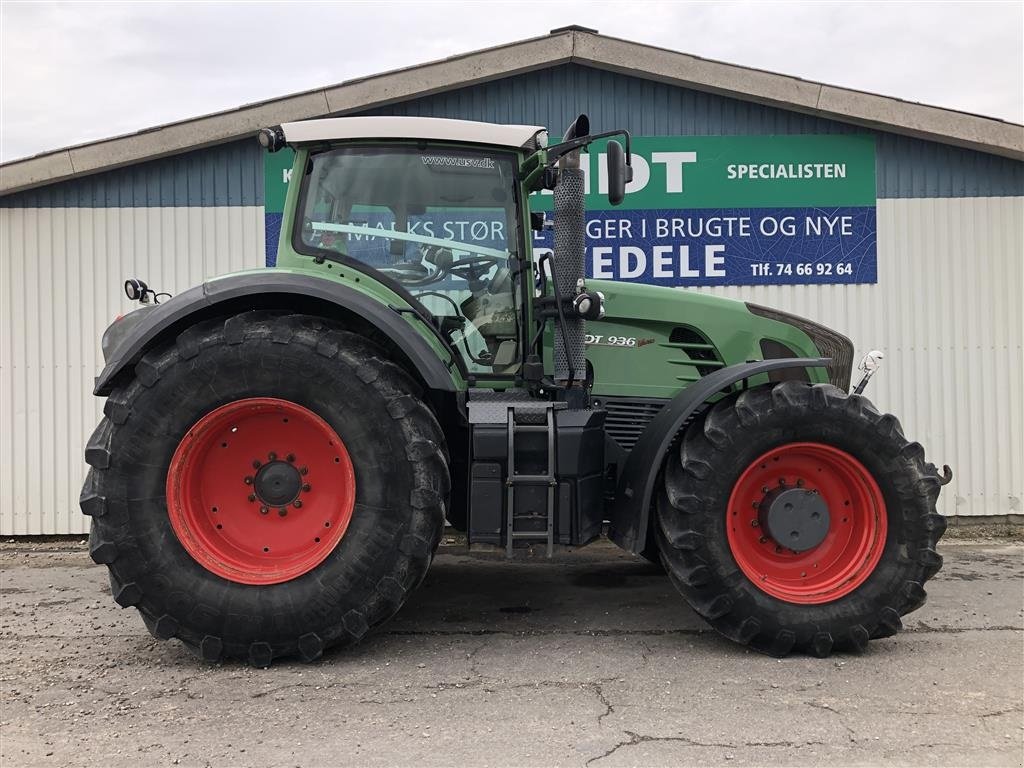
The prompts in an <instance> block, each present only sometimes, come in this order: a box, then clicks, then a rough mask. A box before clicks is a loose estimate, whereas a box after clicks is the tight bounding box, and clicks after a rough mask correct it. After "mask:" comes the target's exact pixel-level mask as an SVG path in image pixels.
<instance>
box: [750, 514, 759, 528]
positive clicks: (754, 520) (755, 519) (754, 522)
mask: <svg viewBox="0 0 1024 768" xmlns="http://www.w3.org/2000/svg"><path fill="white" fill-rule="evenodd" d="M759 525H760V523H759V522H757V518H756V517H755V518H754V519H753V520H751V521H750V527H751V528H757V526H759Z"/></svg>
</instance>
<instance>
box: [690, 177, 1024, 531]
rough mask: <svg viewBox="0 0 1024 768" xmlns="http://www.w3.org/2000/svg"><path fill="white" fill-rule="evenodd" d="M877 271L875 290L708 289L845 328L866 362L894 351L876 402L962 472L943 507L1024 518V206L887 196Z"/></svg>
mask: <svg viewBox="0 0 1024 768" xmlns="http://www.w3.org/2000/svg"><path fill="white" fill-rule="evenodd" d="M878 269H879V275H878V283H877V284H875V285H851V286H842V285H827V286H824V285H823V286H800V285H788V286H759V287H751V286H746V287H743V286H737V287H727V288H709V289H706V290H707V291H708V292H710V293H714V294H716V295H720V296H728V297H730V298H737V299H743V300H746V301H752V302H755V303H757V304H764V305H767V306H775V307H779V308H780V309H785V310H786V311H788V312H793V313H796V314H799V315H803V316H806V317H809V318H812V319H814V320H817V321H819V322H822V323H824V324H825V325H828V326H831V327H833V328H836V329H837V330H840V331H842V332H843V333H845V334H847V335H848V336H849V337H850V338H851V339H852V340H853V343H854V344H855V346H856V350H857V357H856V359H857V360H859V359H860V357H861V356H862V355H863V354H864V353H866V352H868V351H870V350H871V349H881V350H882V351H884V352H885V354H886V359H885V362H884V364H883V366H882V370H881V371H880V372H879V373H878V374H877V375H876V376H875V378H873V379H872V380H871V384H870V385H869V387H868V391H867V395H868V397H869V398H870V399H871V400H872V401H874V402H875V404H876V405H877V406H878V407H879V408H880V409H883V410H885V411H889V412H891V413H894V414H896V415H897V416H898V417H899V419H900V421H901V422H902V424H903V428H904V432H905V433H906V434H907V436H908V437H909V438H910V439H912V440H917V441H919V442H920V443H922V444H923V445H924V447H925V449H926V451H927V455H928V459H929V460H930V461H932V462H934V463H935V464H937V465H939V466H941V465H942V464H949V465H950V467H952V469H953V472H954V480H953V483H952V484H951V485H950V486H949V487H948V488H947V489H946V492H944V493H943V494H942V496H941V498H940V510H939V511H940V512H942V513H943V514H945V515H964V516H970V515H1007V514H1018V515H1019V514H1022V512H1024V510H1022V499H1024V406H1022V404H1024V340H1022V336H1024V309H1022V304H1021V289H1022V286H1024V199H1022V198H1019V197H1018V198H1009V197H1000V198H960V199H957V198H933V199H920V200H880V201H879V202H878ZM858 379H859V375H857V374H856V373H855V375H854V382H856V381H857V380H858Z"/></svg>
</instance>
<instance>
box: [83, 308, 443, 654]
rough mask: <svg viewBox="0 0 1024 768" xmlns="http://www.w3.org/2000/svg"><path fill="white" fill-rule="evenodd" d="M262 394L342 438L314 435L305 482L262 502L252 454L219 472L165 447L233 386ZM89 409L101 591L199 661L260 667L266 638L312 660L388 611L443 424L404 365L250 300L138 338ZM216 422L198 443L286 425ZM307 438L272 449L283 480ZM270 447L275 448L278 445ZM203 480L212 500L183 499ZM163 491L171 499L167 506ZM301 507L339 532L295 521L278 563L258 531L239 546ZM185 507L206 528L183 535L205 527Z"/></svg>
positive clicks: (279, 533) (273, 650)
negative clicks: (114, 381)
mask: <svg viewBox="0 0 1024 768" xmlns="http://www.w3.org/2000/svg"><path fill="white" fill-rule="evenodd" d="M267 402H270V403H271V404H273V403H278V404H280V403H283V404H284V405H283V406H282V407H284V408H285V409H286V410H285V411H282V413H284V414H285V415H287V414H290V413H297V414H312V416H309V417H308V418H309V419H310V420H311V422H310V423H314V422H316V423H319V424H320V425H321V427H322V428H323V429H324V435H336V436H337V437H338V438H340V439H341V440H342V441H343V442H342V446H341V447H340V448H327V443H326V440H325V441H324V442H323V443H322V445H323V446H324V448H323V450H327V451H329V452H330V456H328V457H327V458H325V459H323V460H322V462H321V464H322V465H323V466H324V467H325V469H323V470H322V471H320V472H319V474H318V472H317V469H316V467H315V466H314V465H313V464H312V463H310V465H309V472H308V474H307V473H305V472H304V473H303V475H302V476H301V477H302V479H301V480H297V482H303V483H307V484H306V485H303V486H302V488H303V491H305V492H308V495H302V493H300V492H299V491H296V493H300V495H299V496H298V497H297V501H296V502H295V503H292V502H291V501H284V502H283V503H282V504H281V505H279V506H280V509H278V508H272V509H267V510H266V511H262V510H261V507H263V506H264V505H263V503H262V500H263V498H264V496H259V498H258V499H257V500H256V501H253V496H249V497H248V499H247V498H246V496H245V495H246V494H250V492H251V491H252V490H253V485H252V482H253V478H252V477H251V475H253V474H256V473H255V471H254V470H253V469H251V468H249V469H246V467H239V468H238V471H237V472H236V471H234V470H233V469H232V471H226V472H224V475H225V477H224V478H223V483H224V486H223V489H221V488H220V487H219V485H220V480H219V475H218V474H217V473H213V474H212V475H211V473H210V471H209V466H210V462H209V461H205V462H204V461H198V462H193V463H192V464H191V465H190V464H188V463H187V462H186V463H185V464H182V463H181V462H180V461H179V459H180V455H181V453H182V449H183V446H186V445H187V444H188V441H189V440H193V439H195V434H196V432H197V431H199V430H196V429H195V428H196V427H198V426H199V425H200V424H202V423H203V421H202V420H203V419H204V418H207V419H208V417H209V416H210V415H211V414H213V413H214V412H217V411H218V409H221V412H223V411H224V409H225V408H226V409H227V410H228V411H229V416H228V418H234V416H232V415H231V414H230V411H231V409H232V408H235V409H236V410H237V408H239V404H241V405H242V406H244V405H246V404H248V403H267ZM261 407H262V406H261ZM104 413H105V414H106V417H105V418H104V419H103V421H102V422H101V423H100V425H99V427H98V428H97V429H96V432H95V433H94V434H93V436H92V438H91V439H90V441H89V445H88V447H87V450H86V461H87V463H88V464H89V465H90V467H91V469H90V471H89V474H88V477H87V479H86V482H85V487H84V488H83V490H82V497H81V507H82V511H83V512H84V513H85V514H86V515H90V516H92V529H91V534H90V552H91V554H92V557H93V560H95V561H96V562H97V563H101V564H104V565H106V566H107V567H108V568H109V570H110V584H111V592H112V594H113V596H114V599H115V600H116V601H117V602H118V603H119V604H120V605H122V606H123V607H128V606H134V607H136V608H138V610H139V612H140V613H141V614H142V617H143V620H144V621H145V624H146V626H147V627H148V628H149V630H150V632H151V633H152V634H153V635H154V636H156V637H157V638H160V639H168V638H171V637H177V638H179V639H180V640H182V642H184V643H185V644H186V645H187V646H189V647H190V648H191V649H192V650H194V651H195V652H196V653H197V654H199V655H200V656H202V657H203V658H204V659H207V660H210V661H215V660H218V659H221V658H235V659H244V660H246V661H248V662H249V663H250V664H252V665H254V666H261V667H262V666H267V665H269V664H270V662H271V661H272V660H273V659H274V658H277V657H281V656H299V657H301V658H302V659H304V660H306V661H312V660H313V659H315V658H317V657H318V656H320V654H321V653H322V652H323V651H324V650H325V649H327V648H330V647H332V646H338V645H347V644H351V643H354V642H357V641H358V640H360V639H361V638H362V637H363V636H364V635H365V634H366V633H367V632H368V631H369V630H371V629H373V628H374V627H376V626H378V625H379V624H381V623H383V622H384V621H385V620H387V619H388V618H389V617H390V616H392V615H393V614H394V613H395V612H396V611H397V610H398V609H399V607H400V606H401V605H402V603H403V602H404V601H405V599H406V597H407V596H408V594H409V592H410V591H411V590H412V589H413V588H415V587H416V586H417V585H418V584H419V583H420V581H421V580H422V578H423V576H424V574H425V573H426V570H427V567H428V565H429V563H430V561H431V558H432V557H433V553H434V551H435V549H436V547H437V544H438V542H439V541H440V537H441V533H442V530H443V525H444V518H445V511H446V509H447V504H448V494H449V489H450V478H449V470H448V464H447V460H446V452H445V446H444V437H443V434H442V432H441V429H440V426H439V425H438V422H437V420H436V418H435V417H434V415H433V414H432V412H431V411H430V410H429V408H428V407H427V406H426V405H425V404H424V402H423V401H422V400H421V399H420V395H419V391H418V388H417V386H416V385H415V383H414V382H413V381H412V379H411V378H410V377H409V376H408V375H407V374H406V373H405V372H404V371H403V370H402V369H400V368H399V367H398V366H396V365H395V364H394V363H392V362H390V361H388V360H387V359H386V357H385V353H384V352H383V351H382V350H381V349H380V348H378V347H376V346H374V345H373V344H371V343H369V342H367V341H366V340H365V339H364V338H362V337H360V336H357V335H355V334H352V333H348V332H345V331H342V330H338V329H335V328H332V327H329V326H327V325H326V324H325V323H323V322H322V321H321V320H319V319H317V318H312V317H305V316H297V315H285V314H276V315H275V314H270V313H265V312H264V313H258V312H248V313H245V314H241V315H237V316H235V317H231V318H228V319H227V320H217V321H210V322H206V323H202V324H199V325H196V326H193V327H192V328H190V329H188V330H186V331H185V332H184V333H182V334H181V335H180V336H179V337H178V338H177V340H176V342H175V343H173V344H172V345H170V346H168V347H165V348H163V349H160V350H156V351H152V352H150V353H148V354H147V355H146V356H145V357H144V358H143V359H142V360H141V362H139V364H138V365H137V366H136V368H135V377H134V378H133V379H132V380H131V381H128V382H125V383H124V384H123V385H122V386H120V387H118V388H117V389H116V390H115V391H114V392H113V393H112V394H111V396H110V397H109V398H108V400H107V402H106V405H105V408H104ZM238 413H239V414H242V411H238ZM239 418H243V416H242V415H239ZM285 421H287V419H285ZM227 424H228V426H225V422H221V423H220V424H219V426H216V429H220V430H221V434H223V435H224V437H223V440H224V442H220V440H221V439H222V438H221V437H216V439H215V440H216V441H215V442H213V443H211V446H212V447H210V448H209V450H210V451H218V450H220V448H221V447H223V448H224V452H223V453H222V454H219V456H218V457H217V458H218V459H219V457H222V456H226V455H227V454H229V453H230V450H232V449H233V448H234V446H231V447H230V448H229V446H228V443H229V441H234V440H235V439H236V438H237V441H238V442H240V443H241V442H243V435H245V436H247V437H246V439H247V440H251V441H252V443H251V446H252V447H253V450H254V451H256V450H262V451H263V452H264V453H266V450H267V446H268V445H276V443H282V442H283V443H287V440H282V439H280V438H277V437H273V438H271V437H268V436H267V434H266V430H264V429H248V430H247V429H246V428H244V426H240V427H238V428H236V429H235V430H230V432H236V431H237V435H235V436H232V435H231V434H230V432H225V431H224V430H227V429H228V428H229V426H230V422H227ZM293 426H294V425H293ZM261 433H263V434H262V435H261ZM268 440H269V441H270V442H268ZM275 441H276V442H275ZM307 443H308V445H307V444H302V443H301V441H300V445H301V446H303V447H300V449H299V450H298V451H296V453H298V454H300V455H299V456H297V457H296V456H293V455H292V454H291V453H289V455H288V462H289V463H288V464H286V463H284V461H283V458H280V459H274V457H273V456H271V459H273V460H276V461H277V464H279V465H280V466H281V467H283V469H281V473H284V474H282V475H281V476H282V477H284V479H285V480H288V477H289V476H288V475H287V473H288V472H293V474H295V475H296V478H298V477H300V476H299V475H298V474H297V471H293V470H292V469H291V467H292V466H294V467H296V468H297V467H299V466H300V464H305V463H306V461H305V456H308V455H311V454H313V453H315V452H316V450H320V449H318V448H315V447H309V446H315V445H320V443H315V442H313V443H310V442H309V441H307ZM247 445H248V444H247ZM331 445H332V446H333V445H334V442H333V439H332V442H331ZM346 448H347V454H348V456H349V457H350V460H351V470H353V471H354V481H353V480H352V471H350V472H349V473H348V475H344V476H343V477H342V479H341V480H337V479H336V478H335V476H334V475H332V474H331V471H333V469H334V468H335V467H337V466H338V464H337V462H339V461H342V462H343V461H344V460H345V459H344V454H345V449H346ZM277 450H280V451H281V453H282V457H283V456H284V452H285V451H290V450H291V448H290V447H289V446H288V445H282V447H281V448H280V449H277ZM335 454H338V456H335ZM254 455H255V454H254ZM213 456H214V455H213V454H212V453H211V454H210V457H211V458H213ZM313 459H315V457H311V459H310V462H311V461H312V460H313ZM266 461H267V459H264V462H266ZM332 461H333V462H334V463H332ZM342 466H344V464H342ZM171 467H179V468H180V467H184V469H182V470H181V471H182V472H185V475H184V477H185V481H188V478H189V477H192V478H193V480H194V483H193V484H196V483H198V488H199V490H198V491H195V492H194V493H192V494H191V495H190V494H185V493H182V494H179V493H178V491H177V490H176V488H178V485H177V484H176V482H172V483H171V484H168V471H169V468H171ZM303 469H305V467H303ZM176 471H177V470H176ZM189 473H191V474H189ZM236 475H237V476H236ZM243 476H245V483H244V484H243ZM346 477H347V478H348V481H347V484H346V480H345V478H346ZM257 479H258V478H257ZM185 481H182V482H185ZM310 483H311V485H309V484H310ZM332 483H333V485H332ZM353 483H354V493H353V492H352V488H351V485H352V484H353ZM211 485H212V486H213V489H212V491H211V490H210V486H211ZM182 487H191V486H182ZM261 487H262V486H261ZM211 492H212V493H215V494H217V497H218V498H225V499H228V502H227V503H222V506H221V508H220V509H219V510H218V509H217V508H216V507H214V508H213V509H212V512H211V510H210V509H206V508H205V507H204V508H201V509H200V508H197V507H199V506H202V505H200V504H198V502H196V500H197V499H203V498H205V497H204V496H203V494H207V493H211ZM260 492H261V493H263V491H260ZM318 493H319V497H318ZM325 494H326V496H325ZM236 496H237V497H238V498H236ZM353 496H354V498H353ZM281 498H282V499H283V498H284V497H281ZM289 498H290V497H289ZM303 499H306V501H305V505H304V506H303V503H302V500H303ZM314 499H318V501H313V500H314ZM169 502H170V505H171V507H172V511H174V510H175V509H176V510H177V511H178V517H177V518H175V521H174V522H173V524H172V519H171V516H169V512H168V508H169ZM194 502H195V503H194ZM318 505H319V506H318ZM229 507H230V508H229ZM280 512H284V513H285V514H282V515H280V517H279V516H278V513H280ZM311 514H316V515H318V517H317V518H316V520H321V519H325V518H326V523H320V522H316V525H317V526H323V525H327V524H329V523H330V522H331V521H332V520H333V521H336V528H335V530H336V529H337V528H338V527H341V528H342V534H341V535H340V536H337V535H335V531H331V530H329V526H328V529H324V528H321V529H320V531H319V532H316V535H317V538H316V542H317V544H316V545H314V544H313V542H312V533H311V534H310V535H309V547H310V549H309V551H308V552H307V553H303V552H302V551H298V554H297V556H296V557H295V558H293V559H292V560H290V561H285V563H286V564H290V566H291V570H290V571H289V570H287V569H283V570H281V571H280V572H275V571H274V570H273V568H270V569H269V570H268V568H267V567H264V566H262V565H260V564H259V562H258V561H259V556H260V549H259V548H255V549H253V551H251V552H249V551H243V550H245V546H246V542H247V541H254V540H255V539H253V538H252V535H251V534H252V531H253V530H259V526H268V525H275V526H293V527H291V528H288V527H277V528H266V527H265V528H264V529H263V530H265V531H267V532H268V533H267V534H266V541H267V543H268V547H267V549H266V550H263V551H264V552H267V551H269V550H270V549H271V548H276V547H277V543H280V542H283V541H285V539H286V538H287V536H286V534H287V532H288V531H293V532H294V531H295V530H300V531H301V535H300V537H299V538H300V539H301V541H305V540H306V535H307V534H306V531H305V529H295V528H294V526H297V525H304V524H308V523H309V520H310V519H311V518H309V517H308V516H309V515H311ZM211 515H214V516H211ZM218 515H219V516H218ZM303 515H307V517H306V518H303ZM182 520H185V523H182V522H181V521H182ZM304 520H305V522H303V521H304ZM217 521H223V522H224V523H225V525H224V526H223V527H224V528H225V529H230V528H232V527H233V528H234V529H235V530H237V531H239V532H240V533H239V536H240V537H241V538H240V541H242V544H241V545H240V544H238V541H235V542H233V543H232V542H227V543H225V541H224V540H222V539H218V538H217V537H218V536H221V532H220V531H217V530H215V528H216V529H220V528H221V527H222V526H221V525H219V524H218V525H216V527H215V528H214V526H213V523H214V522H217ZM229 521H230V525H229V524H227V523H228V522H229ZM183 525H185V526H186V528H182V526H183ZM188 525H191V526H192V528H188V527H187V526H188ZM201 525H202V526H205V528H204V530H205V533H203V534H202V535H201V536H199V537H198V538H197V539H196V540H201V542H205V543H200V544H196V543H195V541H193V540H192V539H191V538H190V535H185V534H183V530H184V531H185V532H186V533H188V531H190V530H191V531H195V530H197V526H201ZM223 533H225V534H226V533H227V530H225V531H223ZM328 533H330V535H331V538H327V537H328ZM183 535H185V539H186V540H188V546H187V547H186V546H183V543H182V536H183ZM204 537H205V538H204ZM246 537H248V538H246ZM293 538H294V537H293ZM211 542H212V543H211ZM325 542H330V546H329V547H328V546H327V545H326V544H325ZM260 543H262V540H260ZM295 546H298V548H299V550H301V545H295ZM239 547H242V549H239ZM316 547H319V548H320V549H316ZM274 554H275V555H276V554H277V553H276V552H275V553H274ZM269 556H270V555H268V557H269ZM201 562H202V563H205V565H204V564H201ZM211 563H212V564H211ZM225 564H226V565H225Z"/></svg>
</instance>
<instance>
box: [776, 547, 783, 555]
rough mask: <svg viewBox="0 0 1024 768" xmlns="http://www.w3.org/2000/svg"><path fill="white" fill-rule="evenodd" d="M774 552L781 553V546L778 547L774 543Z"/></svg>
mask: <svg viewBox="0 0 1024 768" xmlns="http://www.w3.org/2000/svg"><path fill="white" fill-rule="evenodd" d="M775 554H776V555H781V554H782V547H780V546H779V545H777V544H776V545H775Z"/></svg>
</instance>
